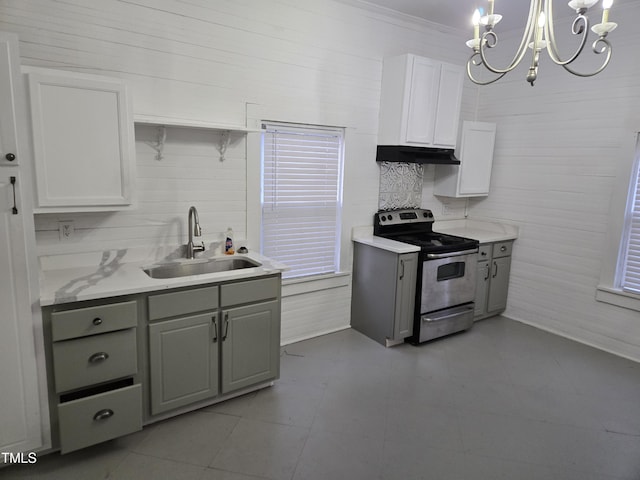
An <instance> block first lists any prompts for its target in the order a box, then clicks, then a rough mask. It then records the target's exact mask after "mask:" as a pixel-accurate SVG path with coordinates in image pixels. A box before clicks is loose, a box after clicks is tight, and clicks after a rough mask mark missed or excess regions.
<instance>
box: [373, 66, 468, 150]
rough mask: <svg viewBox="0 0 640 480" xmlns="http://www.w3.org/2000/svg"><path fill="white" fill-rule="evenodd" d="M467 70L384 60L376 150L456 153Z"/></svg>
mask: <svg viewBox="0 0 640 480" xmlns="http://www.w3.org/2000/svg"><path fill="white" fill-rule="evenodd" d="M463 82H464V70H463V68H462V67H460V66H457V65H451V64H449V63H443V62H439V61H436V60H432V59H429V58H424V57H418V56H416V55H411V54H406V55H401V56H398V57H391V58H386V59H385V60H384V66H383V72H382V91H381V94H380V117H379V129H378V145H411V146H418V147H439V148H455V146H456V141H457V138H458V124H459V119H460V103H461V100H462V85H463Z"/></svg>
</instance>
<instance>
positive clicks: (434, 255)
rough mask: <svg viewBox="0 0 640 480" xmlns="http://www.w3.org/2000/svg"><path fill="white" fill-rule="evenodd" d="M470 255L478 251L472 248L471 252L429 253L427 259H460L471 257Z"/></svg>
mask: <svg viewBox="0 0 640 480" xmlns="http://www.w3.org/2000/svg"><path fill="white" fill-rule="evenodd" d="M470 253H478V249H477V248H471V249H469V250H462V251H460V252H449V253H427V258H429V259H437V258H447V257H459V256H460V255H469V254H470Z"/></svg>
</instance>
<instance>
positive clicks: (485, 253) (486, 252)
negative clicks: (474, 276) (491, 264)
mask: <svg viewBox="0 0 640 480" xmlns="http://www.w3.org/2000/svg"><path fill="white" fill-rule="evenodd" d="M491 247H492V245H491V244H490V243H485V244H482V245H480V248H479V249H478V261H479V262H481V261H482V260H489V259H490V258H491Z"/></svg>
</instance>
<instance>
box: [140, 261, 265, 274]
mask: <svg viewBox="0 0 640 480" xmlns="http://www.w3.org/2000/svg"><path fill="white" fill-rule="evenodd" d="M260 265H261V264H260V263H258V262H256V261H254V260H251V259H249V258H216V259H212V260H207V261H195V262H185V263H165V264H163V265H155V266H152V267H148V268H143V271H144V273H146V274H147V275H149V276H150V277H151V278H175V277H186V276H189V275H203V274H205V273H216V272H228V271H230V270H240V269H242V268H251V267H259V266H260Z"/></svg>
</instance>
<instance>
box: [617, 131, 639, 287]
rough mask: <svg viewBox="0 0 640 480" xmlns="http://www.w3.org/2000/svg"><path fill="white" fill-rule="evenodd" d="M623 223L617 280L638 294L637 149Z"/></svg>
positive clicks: (621, 285) (622, 285) (620, 284)
mask: <svg viewBox="0 0 640 480" xmlns="http://www.w3.org/2000/svg"><path fill="white" fill-rule="evenodd" d="M639 144H640V142H639ZM639 146H640V145H639ZM624 223H625V230H624V236H623V241H622V248H621V254H622V255H621V258H620V263H619V265H620V268H619V277H618V278H619V279H618V282H619V286H620V288H621V289H622V290H623V291H625V292H630V293H636V294H640V152H638V151H637V152H636V160H635V164H634V168H633V174H632V177H631V185H630V188H629V198H628V200H627V211H626V215H625V222H624Z"/></svg>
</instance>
